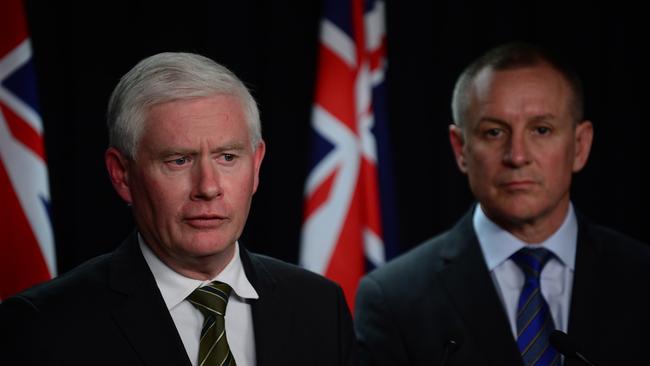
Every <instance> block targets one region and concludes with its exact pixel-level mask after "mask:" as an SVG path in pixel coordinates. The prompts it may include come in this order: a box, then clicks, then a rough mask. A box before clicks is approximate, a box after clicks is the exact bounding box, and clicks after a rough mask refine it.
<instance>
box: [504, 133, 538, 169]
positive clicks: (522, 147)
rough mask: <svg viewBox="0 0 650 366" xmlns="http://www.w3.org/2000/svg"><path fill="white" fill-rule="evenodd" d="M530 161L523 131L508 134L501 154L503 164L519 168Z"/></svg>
mask: <svg viewBox="0 0 650 366" xmlns="http://www.w3.org/2000/svg"><path fill="white" fill-rule="evenodd" d="M530 161H531V158H530V151H529V142H528V141H527V140H526V135H525V134H524V133H517V134H515V133H513V134H512V135H510V138H509V139H508V142H507V144H506V147H505V152H504V154H503V162H504V164H506V165H508V166H510V167H513V168H519V167H523V166H525V165H528V164H529V163H530Z"/></svg>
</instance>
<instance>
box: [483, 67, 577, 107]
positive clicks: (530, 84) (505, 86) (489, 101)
mask: <svg viewBox="0 0 650 366" xmlns="http://www.w3.org/2000/svg"><path fill="white" fill-rule="evenodd" d="M570 96H571V94H570V87H569V84H568V82H567V81H566V80H565V79H564V77H563V76H562V75H561V74H560V73H559V72H558V71H556V70H555V69H553V68H552V67H550V66H547V65H537V66H528V67H521V68H515V69H508V70H494V69H492V68H485V69H483V70H481V71H480V72H479V73H478V74H477V75H476V77H475V78H474V80H473V83H472V88H471V98H470V110H471V111H473V112H474V113H477V112H478V113H492V112H504V113H542V112H543V113H552V114H562V115H563V114H565V113H568V112H569V110H568V108H569V103H570Z"/></svg>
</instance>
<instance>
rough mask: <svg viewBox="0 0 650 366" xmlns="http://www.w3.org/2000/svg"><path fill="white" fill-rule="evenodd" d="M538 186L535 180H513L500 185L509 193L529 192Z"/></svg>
mask: <svg viewBox="0 0 650 366" xmlns="http://www.w3.org/2000/svg"><path fill="white" fill-rule="evenodd" d="M536 185H537V182H535V181H533V180H511V181H507V182H504V183H501V184H500V186H501V187H503V188H505V189H506V190H509V191H518V190H528V189H531V188H532V187H534V186H536Z"/></svg>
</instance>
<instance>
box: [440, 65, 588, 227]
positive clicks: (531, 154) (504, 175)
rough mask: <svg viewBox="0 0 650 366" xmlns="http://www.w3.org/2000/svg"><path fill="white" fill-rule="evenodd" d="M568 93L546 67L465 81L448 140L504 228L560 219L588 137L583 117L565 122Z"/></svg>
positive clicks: (482, 200) (569, 117)
mask: <svg viewBox="0 0 650 366" xmlns="http://www.w3.org/2000/svg"><path fill="white" fill-rule="evenodd" d="M570 97H571V90H570V87H569V85H568V83H567V82H566V80H565V79H564V78H563V77H562V76H561V75H560V74H559V73H558V72H557V71H556V70H554V69H552V68H551V67H548V66H546V65H539V66H532V67H524V68H517V69H512V70H503V71H494V70H492V69H484V70H482V71H481V72H480V73H479V74H478V75H477V76H476V78H475V79H474V81H473V85H472V87H471V88H470V103H469V109H468V111H467V120H466V121H465V123H466V125H465V127H464V134H463V133H462V132H461V130H460V129H459V128H458V127H456V126H452V127H451V129H450V138H451V142H452V146H453V149H454V153H455V155H456V159H457V162H458V166H459V167H460V169H461V170H462V171H463V172H464V173H466V174H467V176H468V178H469V184H470V187H471V189H472V192H473V193H474V195H475V196H476V198H477V199H478V201H479V202H480V203H481V206H482V207H483V210H484V211H485V213H486V214H487V215H488V217H490V218H491V219H492V220H494V221H495V222H497V223H498V224H499V225H501V226H502V227H504V228H505V229H508V228H510V227H512V226H515V227H516V226H520V225H526V224H537V223H542V224H544V223H548V225H550V226H555V224H557V225H558V226H559V224H561V222H562V221H563V220H564V217H565V215H566V210H567V208H568V204H569V187H570V185H571V176H572V173H573V172H577V171H579V170H580V169H582V167H583V166H584V165H585V163H586V161H587V157H588V155H589V149H590V146H591V139H592V126H591V123H589V122H584V123H580V124H577V125H576V124H574V123H573V119H572V115H571V111H570V108H569V106H570V104H569V100H570ZM554 229H555V228H553V230H554Z"/></svg>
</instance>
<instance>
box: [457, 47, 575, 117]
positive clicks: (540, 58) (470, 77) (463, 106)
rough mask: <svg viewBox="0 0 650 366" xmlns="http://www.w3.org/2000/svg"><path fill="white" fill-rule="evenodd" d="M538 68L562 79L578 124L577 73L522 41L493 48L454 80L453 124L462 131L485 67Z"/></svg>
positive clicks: (572, 112) (543, 51) (557, 59)
mask: <svg viewBox="0 0 650 366" xmlns="http://www.w3.org/2000/svg"><path fill="white" fill-rule="evenodd" d="M538 65H548V66H550V67H552V68H553V69H555V70H556V71H557V72H558V73H560V75H562V77H564V79H565V80H566V81H567V83H568V85H569V88H570V89H571V94H572V95H571V100H570V101H569V108H570V111H571V114H572V117H573V119H574V122H575V123H579V122H581V121H582V118H583V103H584V96H583V88H582V82H581V81H580V78H579V77H578V75H577V74H576V72H575V71H574V70H573V68H571V66H569V65H568V64H567V63H566V62H565V61H564V60H563V59H561V58H560V57H559V55H557V54H552V53H550V52H549V51H548V50H545V49H543V48H541V47H539V46H536V45H532V44H528V43H523V42H512V43H506V44H504V45H501V46H499V47H496V48H493V49H491V50H489V51H488V52H486V53H485V54H484V55H482V56H481V57H479V58H478V59H476V60H475V61H474V62H472V63H471V64H470V65H469V66H467V68H465V70H464V71H463V72H462V74H460V76H459V77H458V80H457V81H456V86H455V87H454V94H453V97H452V101H451V111H452V115H453V118H454V122H455V123H456V124H457V125H458V126H460V127H461V128H463V127H464V125H465V124H466V121H465V120H466V119H467V112H468V109H469V107H470V105H469V104H470V96H471V87H472V83H473V82H474V79H475V78H476V76H477V75H478V74H479V73H480V72H481V71H483V70H484V69H487V68H491V69H493V70H497V71H503V70H513V69H518V68H523V67H531V66H538Z"/></svg>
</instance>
